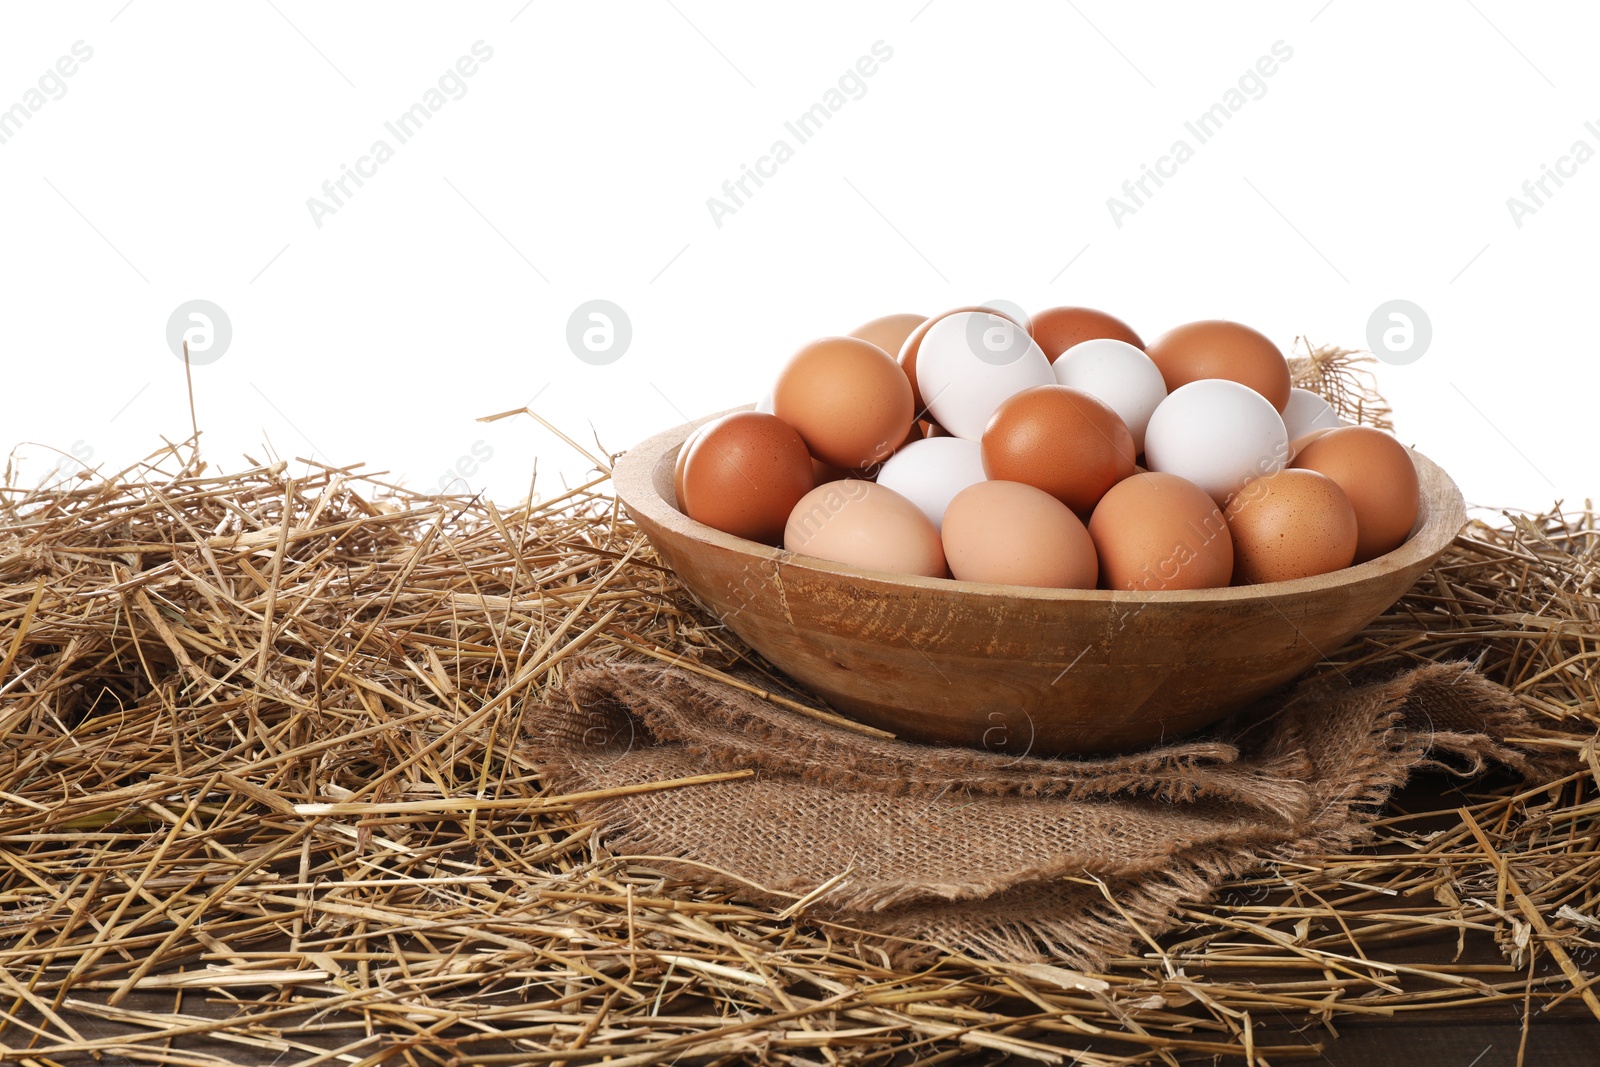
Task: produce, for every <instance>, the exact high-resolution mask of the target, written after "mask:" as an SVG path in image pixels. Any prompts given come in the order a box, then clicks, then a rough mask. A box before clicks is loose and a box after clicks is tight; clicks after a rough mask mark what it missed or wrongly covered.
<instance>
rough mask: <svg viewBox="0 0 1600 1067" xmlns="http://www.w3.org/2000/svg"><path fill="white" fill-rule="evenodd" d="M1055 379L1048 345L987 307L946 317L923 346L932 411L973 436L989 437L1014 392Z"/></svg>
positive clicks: (922, 375) (926, 398)
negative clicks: (998, 411)
mask: <svg viewBox="0 0 1600 1067" xmlns="http://www.w3.org/2000/svg"><path fill="white" fill-rule="evenodd" d="M1055 380H1056V379H1055V375H1054V374H1052V373H1051V372H1050V360H1049V359H1048V358H1047V357H1046V356H1045V354H1044V349H1042V348H1040V347H1039V346H1038V344H1036V343H1035V342H1034V340H1033V338H1032V337H1029V336H1028V334H1027V332H1026V331H1024V330H1023V329H1022V328H1021V327H1019V326H1018V325H1017V324H1016V323H1014V322H1012V321H1011V320H1009V319H1005V318H1002V317H1000V316H999V315H993V314H990V313H989V312H986V311H961V312H957V313H956V314H954V315H947V316H945V317H944V318H942V319H940V320H939V321H938V322H936V323H934V324H933V325H932V326H931V327H929V328H928V332H927V333H926V334H924V335H923V338H922V345H921V347H920V348H919V349H918V350H917V389H918V391H919V392H921V394H922V399H923V402H924V403H926V404H927V405H928V413H929V414H930V415H932V416H933V420H934V421H935V422H937V423H938V424H939V425H940V426H943V427H944V428H945V429H946V430H949V431H950V432H951V433H952V434H954V435H955V436H956V437H963V438H966V439H967V440H968V441H977V440H980V439H981V438H982V437H983V428H984V427H985V426H987V425H988V424H989V416H991V415H993V414H994V409H995V408H997V407H999V406H1000V404H1001V403H1002V402H1003V401H1004V400H1006V399H1007V398H1008V397H1011V396H1013V395H1015V394H1016V393H1020V392H1022V390H1024V389H1031V388H1033V387H1034V386H1036V385H1052V384H1054V383H1055Z"/></svg>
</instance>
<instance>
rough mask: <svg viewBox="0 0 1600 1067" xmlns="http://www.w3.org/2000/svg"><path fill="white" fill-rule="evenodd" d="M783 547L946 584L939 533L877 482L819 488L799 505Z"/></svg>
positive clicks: (918, 511) (912, 507)
mask: <svg viewBox="0 0 1600 1067" xmlns="http://www.w3.org/2000/svg"><path fill="white" fill-rule="evenodd" d="M783 547H784V548H786V549H788V550H789V551H791V552H799V553H803V554H804V555H808V556H819V557H821V558H822V559H827V560H832V561H834V562H835V563H848V564H851V565H852V566H856V567H865V568H867V569H868V570H874V571H889V572H891V573H894V574H920V575H923V576H924V577H928V578H944V577H946V576H947V575H948V573H949V572H948V571H947V570H946V569H945V562H944V548H943V546H942V545H941V544H940V541H939V531H938V529H937V528H936V527H935V526H934V525H933V523H932V522H930V521H929V520H928V517H927V516H926V515H924V514H923V513H922V509H921V508H919V507H917V506H916V505H915V504H913V503H912V502H911V501H909V500H907V499H906V498H905V497H903V496H901V495H900V494H899V493H897V492H895V491H894V490H893V489H889V488H887V487H885V486H881V485H879V484H878V483H877V482H864V481H858V480H849V481H840V482H829V483H828V484H827V485H819V486H817V487H816V488H815V489H813V490H811V492H809V493H807V494H806V495H805V496H804V497H802V498H801V499H800V502H799V503H797V504H796V505H795V506H794V510H793V511H792V512H790V514H789V521H788V523H787V524H786V526H785V528H784V534H783Z"/></svg>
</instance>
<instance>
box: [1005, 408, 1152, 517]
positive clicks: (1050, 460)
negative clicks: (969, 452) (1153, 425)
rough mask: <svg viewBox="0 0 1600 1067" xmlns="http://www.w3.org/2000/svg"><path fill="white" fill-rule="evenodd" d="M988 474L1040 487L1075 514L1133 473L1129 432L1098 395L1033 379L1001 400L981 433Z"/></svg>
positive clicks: (1084, 512) (1082, 512)
mask: <svg viewBox="0 0 1600 1067" xmlns="http://www.w3.org/2000/svg"><path fill="white" fill-rule="evenodd" d="M982 443H983V469H984V472H985V473H986V474H988V476H989V477H990V478H994V479H997V480H1001V481H1008V482H1022V483H1024V484H1025V485H1031V486H1034V487H1035V488H1037V489H1043V490H1044V491H1045V492H1047V493H1049V494H1050V495H1051V496H1053V497H1055V498H1056V499H1057V500H1059V501H1061V502H1062V503H1063V504H1065V505H1067V507H1069V508H1071V509H1072V510H1073V511H1075V512H1077V513H1078V514H1079V515H1080V516H1087V515H1088V514H1089V513H1090V512H1091V511H1093V510H1094V506H1095V505H1096V504H1098V503H1099V502H1100V498H1101V497H1102V496H1104V495H1105V494H1106V490H1108V489H1110V488H1111V487H1112V486H1113V485H1116V484H1117V483H1118V482H1120V481H1121V480H1122V479H1124V478H1126V477H1128V476H1129V475H1130V474H1132V473H1133V464H1134V458H1135V453H1134V448H1133V435H1132V434H1131V433H1129V432H1128V427H1127V425H1126V424H1125V423H1124V422H1123V421H1122V419H1121V417H1119V416H1118V415H1117V413H1116V412H1115V411H1112V410H1111V408H1110V407H1108V406H1107V405H1106V404H1105V403H1104V402H1103V401H1101V400H1098V399H1096V398H1095V397H1092V396H1090V395H1089V394H1088V393H1084V392H1080V391H1078V390H1076V389H1068V388H1067V387H1066V386H1064V385H1038V386H1034V387H1033V388H1031V389H1024V390H1022V392H1020V393H1016V394H1015V395H1013V396H1011V397H1009V398H1007V399H1006V400H1005V401H1003V402H1002V403H1001V404H1000V406H999V407H998V408H996V409H995V413H994V414H993V415H992V416H990V418H989V424H988V426H987V427H985V429H984V431H983V442H982Z"/></svg>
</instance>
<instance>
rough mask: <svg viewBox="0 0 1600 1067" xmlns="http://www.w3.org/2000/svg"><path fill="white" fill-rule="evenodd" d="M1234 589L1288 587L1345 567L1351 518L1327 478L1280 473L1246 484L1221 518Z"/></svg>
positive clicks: (1352, 538)
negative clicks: (1228, 539)
mask: <svg viewBox="0 0 1600 1067" xmlns="http://www.w3.org/2000/svg"><path fill="white" fill-rule="evenodd" d="M1222 516H1223V518H1225V519H1227V520H1228V529H1229V531H1231V532H1232V534H1233V581H1234V584H1236V585H1258V584H1260V583H1262V582H1287V581H1290V580H1292V579H1295V578H1309V577H1311V576H1312V575H1314V574H1327V573H1328V572H1329V571H1336V570H1341V569H1343V568H1345V567H1348V566H1350V561H1351V560H1353V559H1355V555H1356V513H1355V509H1354V508H1352V507H1351V506H1350V498H1349V497H1347V496H1345V495H1344V490H1343V489H1340V488H1339V486H1338V485H1337V484H1336V483H1335V482H1334V480H1333V479H1332V478H1327V477H1324V476H1323V475H1320V474H1318V473H1317V472H1316V471H1308V470H1295V469H1292V468H1291V469H1289V470H1281V471H1278V472H1277V473H1275V474H1269V475H1267V476H1266V477H1265V478H1256V479H1253V480H1251V481H1250V482H1247V483H1246V484H1245V487H1244V488H1243V489H1241V490H1239V491H1238V492H1237V493H1235V494H1233V496H1232V498H1230V499H1229V501H1228V506H1227V507H1226V508H1225V509H1224V510H1223V512H1222Z"/></svg>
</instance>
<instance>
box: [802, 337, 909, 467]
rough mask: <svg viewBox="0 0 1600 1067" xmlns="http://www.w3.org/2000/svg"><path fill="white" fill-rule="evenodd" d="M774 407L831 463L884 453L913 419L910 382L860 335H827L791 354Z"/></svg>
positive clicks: (854, 463) (861, 462)
mask: <svg viewBox="0 0 1600 1067" xmlns="http://www.w3.org/2000/svg"><path fill="white" fill-rule="evenodd" d="M772 410H773V413H774V414H775V415H777V417H778V418H780V419H782V420H783V421H784V422H787V423H788V424H789V425H790V426H793V427H794V428H795V429H796V430H797V431H799V433H800V436H801V438H802V439H803V440H804V441H805V443H806V447H807V448H809V449H810V450H811V454H812V455H814V456H816V457H817V458H818V459H820V460H822V461H823V462H824V463H830V464H832V465H834V466H836V467H847V468H855V467H867V466H871V465H872V464H874V463H880V462H882V461H883V460H886V459H888V458H889V457H890V456H891V455H892V454H893V453H894V450H895V449H896V448H897V447H899V445H900V443H901V442H902V441H904V440H905V439H906V435H907V433H908V432H909V431H910V427H911V423H912V408H911V386H910V383H908V382H907V381H906V376H905V374H904V372H902V371H901V370H900V367H899V365H898V364H897V363H896V362H895V361H894V359H893V358H892V357H890V356H889V355H888V354H887V353H886V352H884V351H883V349H881V348H879V347H878V346H877V345H875V344H872V343H871V342H870V341H863V340H861V339H860V338H859V337H824V338H822V339H821V340H817V341H812V342H811V343H810V344H808V345H806V346H805V347H803V348H801V349H800V351H798V352H796V353H795V354H794V355H793V356H791V357H790V358H789V361H788V362H787V363H785V364H784V366H783V369H782V370H781V371H779V372H778V380H777V382H776V383H774V385H773V387H772Z"/></svg>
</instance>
